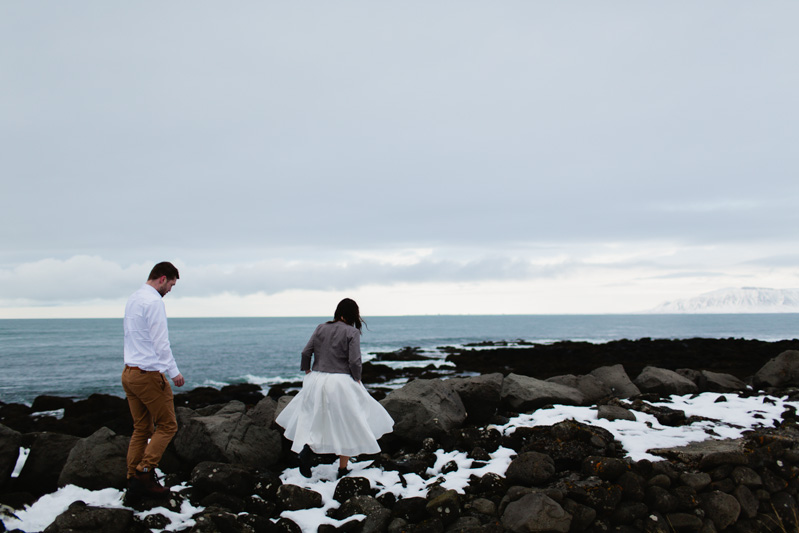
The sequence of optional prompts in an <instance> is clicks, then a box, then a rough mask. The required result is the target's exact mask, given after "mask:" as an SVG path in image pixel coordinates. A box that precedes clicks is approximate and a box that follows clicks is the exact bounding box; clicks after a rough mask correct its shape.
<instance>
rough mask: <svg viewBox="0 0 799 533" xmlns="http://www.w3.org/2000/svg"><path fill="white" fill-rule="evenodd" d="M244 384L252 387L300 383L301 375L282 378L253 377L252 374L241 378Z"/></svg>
mask: <svg viewBox="0 0 799 533" xmlns="http://www.w3.org/2000/svg"><path fill="white" fill-rule="evenodd" d="M242 379H243V380H244V381H245V382H246V383H251V384H253V385H277V384H280V383H294V382H296V381H302V375H301V374H297V375H294V376H289V377H283V376H270V377H264V376H255V375H253V374H247V375H245V376H243V378H242Z"/></svg>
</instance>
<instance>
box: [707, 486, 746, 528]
mask: <svg viewBox="0 0 799 533" xmlns="http://www.w3.org/2000/svg"><path fill="white" fill-rule="evenodd" d="M699 499H700V502H701V507H702V510H704V511H705V516H706V517H707V518H709V519H710V520H712V521H713V524H715V526H716V529H717V530H719V531H722V530H724V529H726V528H727V527H729V526H731V525H732V524H734V523H735V521H736V520H738V516H739V515H740V514H741V504H740V503H738V500H736V499H735V496H732V495H731V494H726V493H724V492H721V491H718V490H714V491H713V492H709V493H705V494H701V495H700V497H699Z"/></svg>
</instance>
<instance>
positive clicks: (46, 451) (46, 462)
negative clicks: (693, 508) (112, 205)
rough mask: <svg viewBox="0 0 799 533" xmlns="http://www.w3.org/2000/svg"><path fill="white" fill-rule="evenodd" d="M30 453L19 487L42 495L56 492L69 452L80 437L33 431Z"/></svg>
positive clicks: (21, 474) (19, 479) (20, 477)
mask: <svg viewBox="0 0 799 533" xmlns="http://www.w3.org/2000/svg"><path fill="white" fill-rule="evenodd" d="M28 437H29V438H33V443H32V444H31V447H30V454H29V455H28V459H27V460H26V461H25V467H24V468H23V469H22V472H21V473H20V475H19V478H18V479H17V483H18V489H19V490H22V491H26V492H30V493H31V494H36V495H37V496H41V495H43V494H48V493H50V492H55V491H56V489H57V488H58V478H59V476H60V475H61V471H62V470H63V469H64V465H66V463H67V458H68V457H69V452H71V451H72V448H74V447H75V445H77V443H78V442H79V441H80V438H78V437H73V436H72V435H64V434H61V433H50V432H43V433H32V434H29V435H28Z"/></svg>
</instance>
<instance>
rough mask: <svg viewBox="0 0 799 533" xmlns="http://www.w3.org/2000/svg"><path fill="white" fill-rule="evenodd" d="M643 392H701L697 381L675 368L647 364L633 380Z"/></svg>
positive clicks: (665, 393)
mask: <svg viewBox="0 0 799 533" xmlns="http://www.w3.org/2000/svg"><path fill="white" fill-rule="evenodd" d="M633 383H634V384H635V386H636V387H638V389H639V390H641V391H642V392H654V393H657V394H663V395H669V394H693V393H695V392H699V387H697V386H696V383H694V382H693V381H691V380H690V379H688V378H685V377H683V376H681V375H679V374H678V373H677V372H675V371H674V370H668V369H665V368H657V367H654V366H647V367H644V369H643V370H642V371H641V373H640V374H639V375H638V377H637V378H635V380H634V381H633Z"/></svg>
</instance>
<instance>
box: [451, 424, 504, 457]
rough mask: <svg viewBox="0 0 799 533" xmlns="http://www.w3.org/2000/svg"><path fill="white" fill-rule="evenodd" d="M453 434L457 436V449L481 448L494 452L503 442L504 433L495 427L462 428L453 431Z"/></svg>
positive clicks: (466, 450) (455, 444)
mask: <svg viewBox="0 0 799 533" xmlns="http://www.w3.org/2000/svg"><path fill="white" fill-rule="evenodd" d="M452 435H453V436H454V437H455V443H454V447H455V449H456V450H461V451H464V452H469V451H472V450H474V449H475V448H480V449H482V450H483V451H484V452H487V453H493V452H495V451H497V448H499V446H500V445H501V444H502V434H501V433H500V432H499V431H497V430H496V429H495V428H485V427H479V428H462V429H457V430H455V431H453V432H452Z"/></svg>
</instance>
